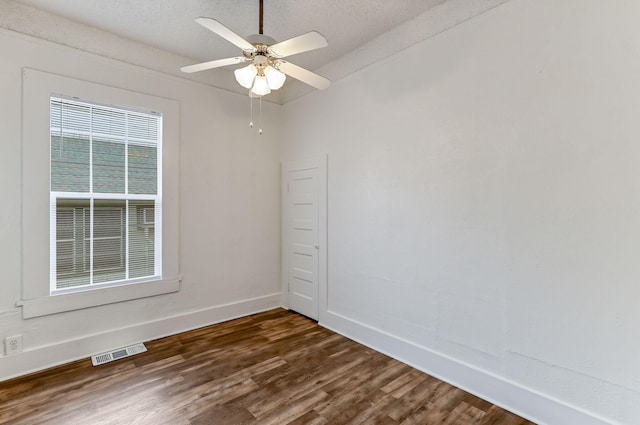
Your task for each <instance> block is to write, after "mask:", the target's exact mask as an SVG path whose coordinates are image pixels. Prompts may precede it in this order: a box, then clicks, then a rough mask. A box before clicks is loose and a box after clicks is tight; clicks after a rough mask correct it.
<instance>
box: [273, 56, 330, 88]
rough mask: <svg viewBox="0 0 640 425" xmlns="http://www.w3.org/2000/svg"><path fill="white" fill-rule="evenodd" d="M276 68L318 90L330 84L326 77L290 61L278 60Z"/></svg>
mask: <svg viewBox="0 0 640 425" xmlns="http://www.w3.org/2000/svg"><path fill="white" fill-rule="evenodd" d="M277 69H279V70H280V71H282V72H284V73H285V74H287V75H288V76H290V77H293V78H295V79H296V80H300V81H302V82H303V83H306V84H309V85H310V86H311V87H315V88H317V89H320V90H324V89H326V88H327V87H329V86H330V85H331V81H329V80H327V79H326V78H324V77H321V76H320V75H318V74H315V73H313V72H311V71H308V70H306V69H304V68H301V67H299V66H298V65H294V64H292V63H291V62H285V61H279V63H278V66H277Z"/></svg>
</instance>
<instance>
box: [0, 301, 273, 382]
mask: <svg viewBox="0 0 640 425" xmlns="http://www.w3.org/2000/svg"><path fill="white" fill-rule="evenodd" d="M280 297H281V294H280V293H276V294H271V295H266V296H262V297H258V298H252V299H248V300H242V301H238V302H234V303H229V304H224V305H219V306H214V307H210V308H206V309H202V310H197V311H192V312H188V313H182V314H178V315H175V316H171V317H165V318H162V319H160V320H155V321H151V322H145V323H138V324H135V325H132V326H129V327H126V328H120V329H113V330H110V331H108V332H103V333H99V334H93V335H87V336H83V337H81V338H78V339H73V340H67V341H61V342H58V343H56V344H52V345H47V346H42V347H36V348H33V349H30V350H26V351H23V352H22V353H19V354H14V355H11V356H5V357H0V371H1V372H0V381H4V380H7V379H11V378H15V377H18V376H22V375H26V374H29V373H33V372H37V371H40V370H43V369H48V368H50V367H53V366H58V365H61V364H64V363H69V362H72V361H75V360H79V359H83V358H87V357H90V356H91V355H93V354H96V353H101V352H104V351H108V350H111V349H114V348H119V347H124V346H127V345H131V344H136V343H139V342H145V341H150V340H153V339H157V338H162V337H165V336H169V335H174V334H177V333H180V332H184V331H188V330H191V329H196V328H200V327H203V326H208V325H212V324H214V323H220V322H223V321H226V320H231V319H235V318H238V317H243V316H248V315H250V314H254V313H259V312H261V311H266V310H270V309H273V308H277V307H280V305H281V303H280V302H281V299H280Z"/></svg>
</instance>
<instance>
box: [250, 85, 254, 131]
mask: <svg viewBox="0 0 640 425" xmlns="http://www.w3.org/2000/svg"><path fill="white" fill-rule="evenodd" d="M249 105H250V106H249V110H250V111H251V112H250V113H251V118H250V119H249V128H253V97H251V91H249Z"/></svg>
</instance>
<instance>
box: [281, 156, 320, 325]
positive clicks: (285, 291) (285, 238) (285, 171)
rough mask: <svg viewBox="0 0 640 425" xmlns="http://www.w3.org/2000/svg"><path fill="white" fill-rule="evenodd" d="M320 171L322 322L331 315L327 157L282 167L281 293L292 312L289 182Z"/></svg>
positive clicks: (287, 163)
mask: <svg viewBox="0 0 640 425" xmlns="http://www.w3.org/2000/svg"><path fill="white" fill-rule="evenodd" d="M312 169H316V170H318V174H317V175H318V294H317V299H318V322H320V321H321V320H322V319H323V318H324V314H325V313H326V312H327V302H328V299H327V296H328V294H327V271H328V267H327V265H328V262H327V252H328V247H327V245H328V234H327V156H326V155H320V156H314V157H310V158H306V159H296V160H289V161H284V162H283V163H282V167H281V170H282V173H281V177H280V181H281V194H282V195H281V211H282V213H281V214H280V217H281V224H280V227H281V229H282V236H281V237H282V241H281V255H280V257H281V266H280V267H281V269H280V270H281V271H280V280H281V291H282V306H283V307H284V308H286V309H289V306H290V304H289V286H288V278H289V252H288V249H289V242H290V231H289V228H288V223H289V218H290V217H289V192H288V190H287V183H288V181H289V172H292V171H303V170H312Z"/></svg>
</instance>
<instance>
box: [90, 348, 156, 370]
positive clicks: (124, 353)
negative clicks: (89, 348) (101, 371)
mask: <svg viewBox="0 0 640 425" xmlns="http://www.w3.org/2000/svg"><path fill="white" fill-rule="evenodd" d="M145 351H147V347H145V346H144V344H142V343H140V344H136V345H130V346H128V347H124V348H118V349H117V350H113V351H108V352H106V353H102V354H96V355H95V356H91V363H93V365H94V366H99V365H101V364H105V363H109V362H112V361H114V360H118V359H123V358H125V357H129V356H133V355H134V354H138V353H144V352H145Z"/></svg>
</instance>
